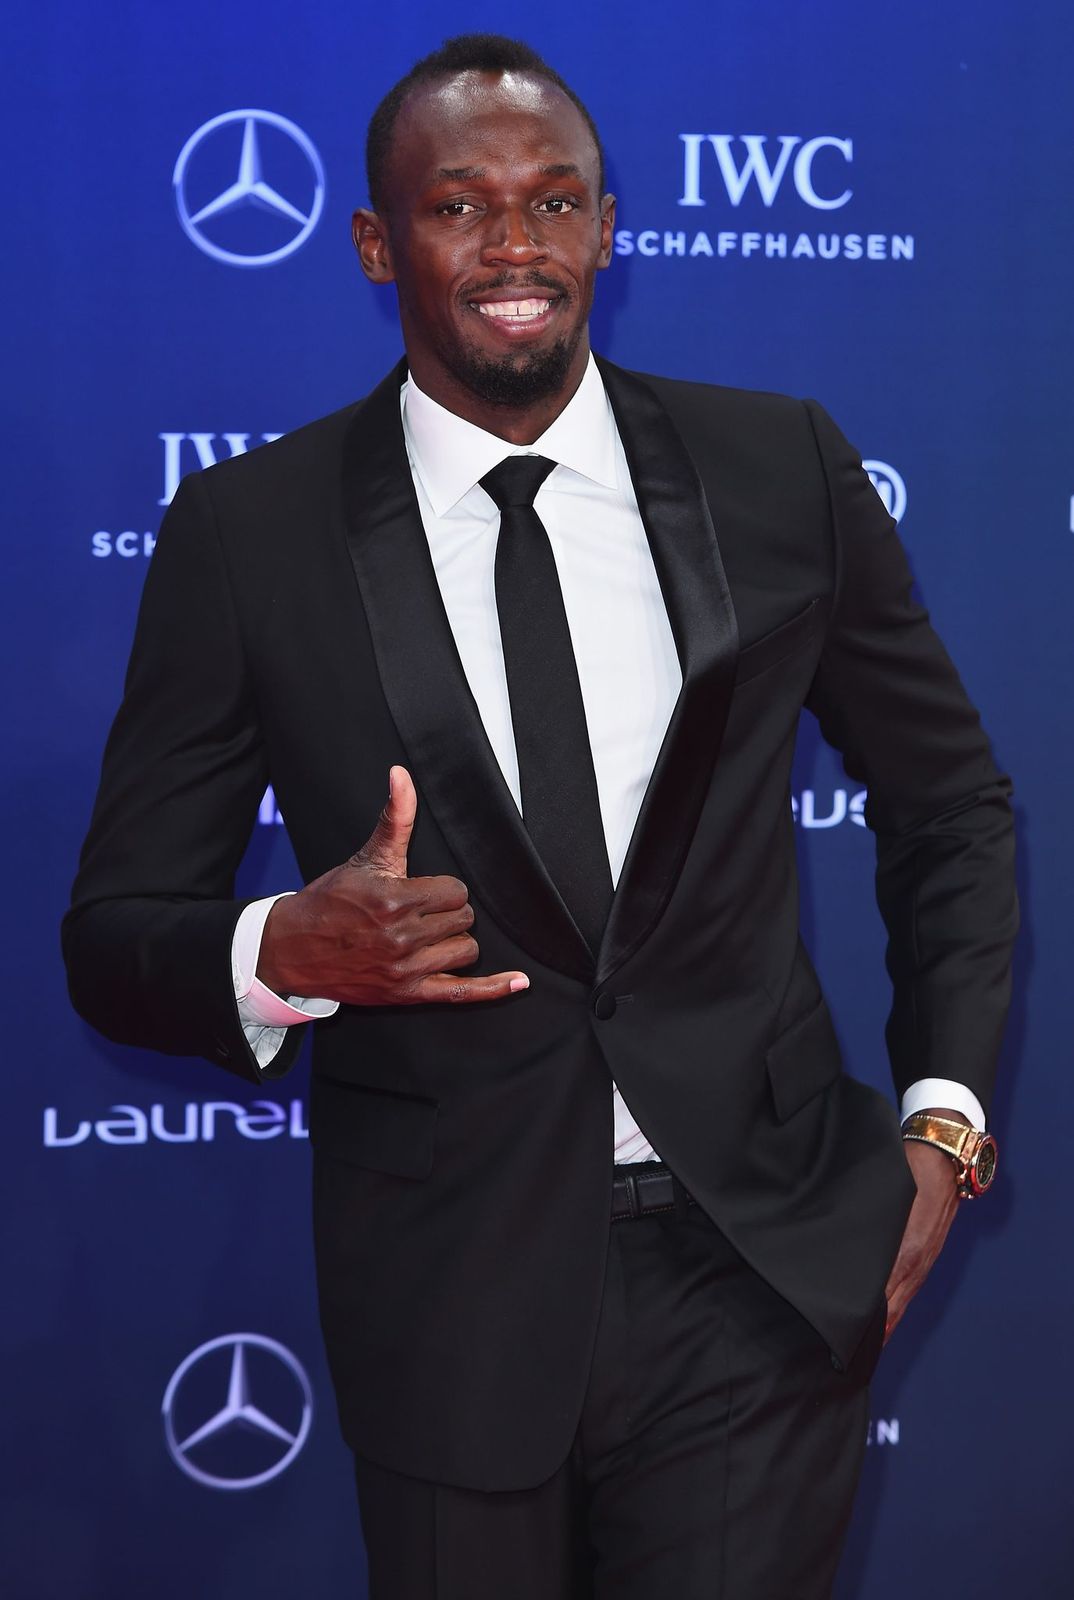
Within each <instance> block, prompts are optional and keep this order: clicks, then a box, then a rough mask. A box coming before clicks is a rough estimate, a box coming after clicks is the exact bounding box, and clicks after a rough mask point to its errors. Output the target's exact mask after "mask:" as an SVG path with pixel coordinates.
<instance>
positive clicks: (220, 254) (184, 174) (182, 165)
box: [172, 111, 325, 267]
mask: <svg viewBox="0 0 1074 1600" xmlns="http://www.w3.org/2000/svg"><path fill="white" fill-rule="evenodd" d="M232 123H241V124H242V145H241V148H240V149H239V151H238V173H237V176H236V178H235V181H234V182H233V183H230V184H228V185H227V186H226V187H224V188H223V189H219V190H217V192H216V193H215V194H214V195H213V196H212V198H211V199H208V200H204V201H203V202H202V203H201V204H200V205H196V208H195V209H194V210H193V211H192V210H191V208H190V202H189V200H188V192H187V191H188V186H189V184H190V176H191V174H190V167H191V158H192V157H193V156H194V154H195V152H199V153H200V152H202V151H204V150H205V147H206V144H207V143H211V144H218V143H219V142H220V141H219V140H218V139H217V138H216V135H217V130H218V129H220V128H227V127H229V126H230V125H231V124H232ZM265 128H272V129H278V130H279V132H280V133H282V134H285V135H286V136H287V138H288V139H289V140H290V141H291V144H292V145H293V146H295V147H297V150H298V151H299V152H300V153H301V156H302V157H303V158H304V161H303V162H302V163H301V165H303V166H305V167H308V168H309V172H307V173H304V174H303V177H302V183H301V188H302V190H303V191H304V192H302V193H301V194H298V193H297V191H298V189H299V182H298V175H297V173H296V172H289V173H288V175H287V178H288V182H287V185H286V186H287V187H290V186H291V185H292V184H293V185H294V190H295V191H296V192H295V194H294V197H293V198H292V199H287V198H286V196H285V195H283V194H281V193H280V191H279V189H276V188H273V186H272V185H271V184H270V183H268V182H266V180H265V177H264V175H263V169H262V162H261V130H262V129H265ZM276 142H277V144H279V141H278V140H277V141H276ZM222 154H223V153H222V152H218V156H217V160H218V162H219V160H220V159H222ZM289 164H290V163H289ZM231 170H232V171H234V170H235V169H234V167H232V168H231ZM310 174H312V179H313V186H312V191H310V183H309V177H310ZM203 176H204V174H203ZM281 181H282V179H281ZM172 184H173V186H174V189H175V207H176V210H177V211H178V213H179V221H180V222H181V223H182V225H183V230H184V232H185V233H186V234H187V236H188V237H189V238H190V239H192V240H193V241H194V243H195V244H196V245H197V247H198V249H199V250H204V252H205V254H206V255H207V256H212V258H213V259H214V261H226V262H227V263H228V264H229V265H230V266H233V267H268V266H271V265H272V263H273V262H274V261H282V260H283V259H284V257H285V256H289V255H293V254H294V252H295V251H296V250H300V249H301V248H302V246H303V245H304V244H305V242H306V240H307V239H308V238H309V236H310V234H311V233H312V232H313V230H314V228H315V227H316V226H317V224H318V222H319V221H320V217H321V212H322V211H323V210H324V190H325V182H324V167H323V166H322V164H321V158H320V156H319V155H318V154H317V149H316V146H315V145H314V143H313V141H312V139H310V137H309V135H308V134H305V133H303V131H302V129H301V128H300V127H298V126H297V125H296V124H295V123H293V122H289V121H288V119H287V118H286V117H281V116H279V115H278V113H277V112H275V111H225V112H223V113H221V115H220V116H218V117H213V118H212V119H211V120H210V121H209V122H205V123H202V125H201V127H200V128H198V129H197V130H196V131H195V132H194V133H192V134H191V135H190V138H189V139H188V140H187V142H186V144H185V145H184V146H183V148H182V149H181V150H180V152H179V159H178V161H176V163H175V171H174V173H173V174H172ZM205 192H206V191H205V188H204V187H200V188H199V198H200V196H201V195H203V194H204V193H205ZM310 194H312V198H310V197H309V196H310ZM297 198H301V200H302V201H303V204H302V205H299V204H296V203H295V200H296V199H297ZM251 208H254V209H257V210H259V211H268V212H272V213H274V215H275V216H276V217H277V218H278V219H281V220H282V221H284V222H286V223H287V224H289V226H291V227H293V228H294V233H293V235H292V236H291V237H290V238H289V239H288V240H287V242H286V243H285V244H282V245H279V246H278V247H275V248H273V249H268V250H263V249H258V248H256V247H255V248H252V249H250V250H243V251H240V250H238V249H225V248H224V246H223V245H222V244H219V243H217V242H216V240H214V239H212V238H210V237H209V236H208V234H206V232H205V224H206V223H211V222H212V221H213V220H214V218H218V217H225V216H227V215H228V214H229V213H231V212H234V211H238V210H249V209H251Z"/></svg>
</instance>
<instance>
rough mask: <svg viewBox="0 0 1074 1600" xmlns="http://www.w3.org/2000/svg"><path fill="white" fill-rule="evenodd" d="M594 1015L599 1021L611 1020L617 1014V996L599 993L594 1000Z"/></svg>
mask: <svg viewBox="0 0 1074 1600" xmlns="http://www.w3.org/2000/svg"><path fill="white" fill-rule="evenodd" d="M593 1015H594V1016H595V1017H596V1018H597V1020H598V1022H609V1021H610V1020H611V1018H612V1017H614V1016H615V996H614V995H610V994H598V995H597V998H596V999H595V1000H594V1001H593Z"/></svg>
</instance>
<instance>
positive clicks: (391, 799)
mask: <svg viewBox="0 0 1074 1600" xmlns="http://www.w3.org/2000/svg"><path fill="white" fill-rule="evenodd" d="M417 814H418V795H417V790H416V789H415V788H414V780H413V779H412V778H411V776H410V773H409V772H408V771H407V770H406V768H405V767H392V769H391V771H390V772H389V774H388V802H387V804H386V805H385V807H384V810H383V811H382V812H381V814H380V816H379V817H378V819H377V825H376V827H375V828H374V829H373V832H372V833H371V834H370V836H369V838H368V840H367V841H366V843H365V844H364V845H363V846H362V848H361V850H359V851H358V858H359V859H360V860H361V861H362V862H363V864H364V865H365V866H369V867H375V868H376V869H377V871H378V872H387V873H389V874H390V875H391V876H392V877H393V878H405V877H406V855H407V850H408V849H409V847H410V835H411V833H412V832H413V831H414V818H415V817H416V816H417Z"/></svg>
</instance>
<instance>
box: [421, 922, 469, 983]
mask: <svg viewBox="0 0 1074 1600" xmlns="http://www.w3.org/2000/svg"><path fill="white" fill-rule="evenodd" d="M480 954H481V950H480V947H479V946H478V943H477V940H476V939H474V938H472V937H471V935H470V934H468V933H459V934H456V935H455V936H454V937H453V938H451V939H441V940H440V942H439V944H431V945H428V946H427V947H425V948H423V949H418V950H413V951H411V953H410V954H409V955H408V956H407V958H406V961H405V963H404V964H403V965H404V970H405V971H406V973H407V976H408V978H409V979H413V980H421V979H422V978H430V977H432V976H433V974H434V973H441V972H452V971H453V970H454V969H455V968H456V967H472V966H473V964H474V962H475V961H476V960H477V958H478V956H479V955H480Z"/></svg>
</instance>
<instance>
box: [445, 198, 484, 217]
mask: <svg viewBox="0 0 1074 1600" xmlns="http://www.w3.org/2000/svg"><path fill="white" fill-rule="evenodd" d="M436 210H437V214H438V215H439V216H442V217H465V216H466V215H467V214H468V213H469V212H471V211H476V210H477V207H476V206H475V205H474V204H473V203H472V202H471V201H469V200H448V201H445V203H444V204H443V205H442V206H437V208H436Z"/></svg>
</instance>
